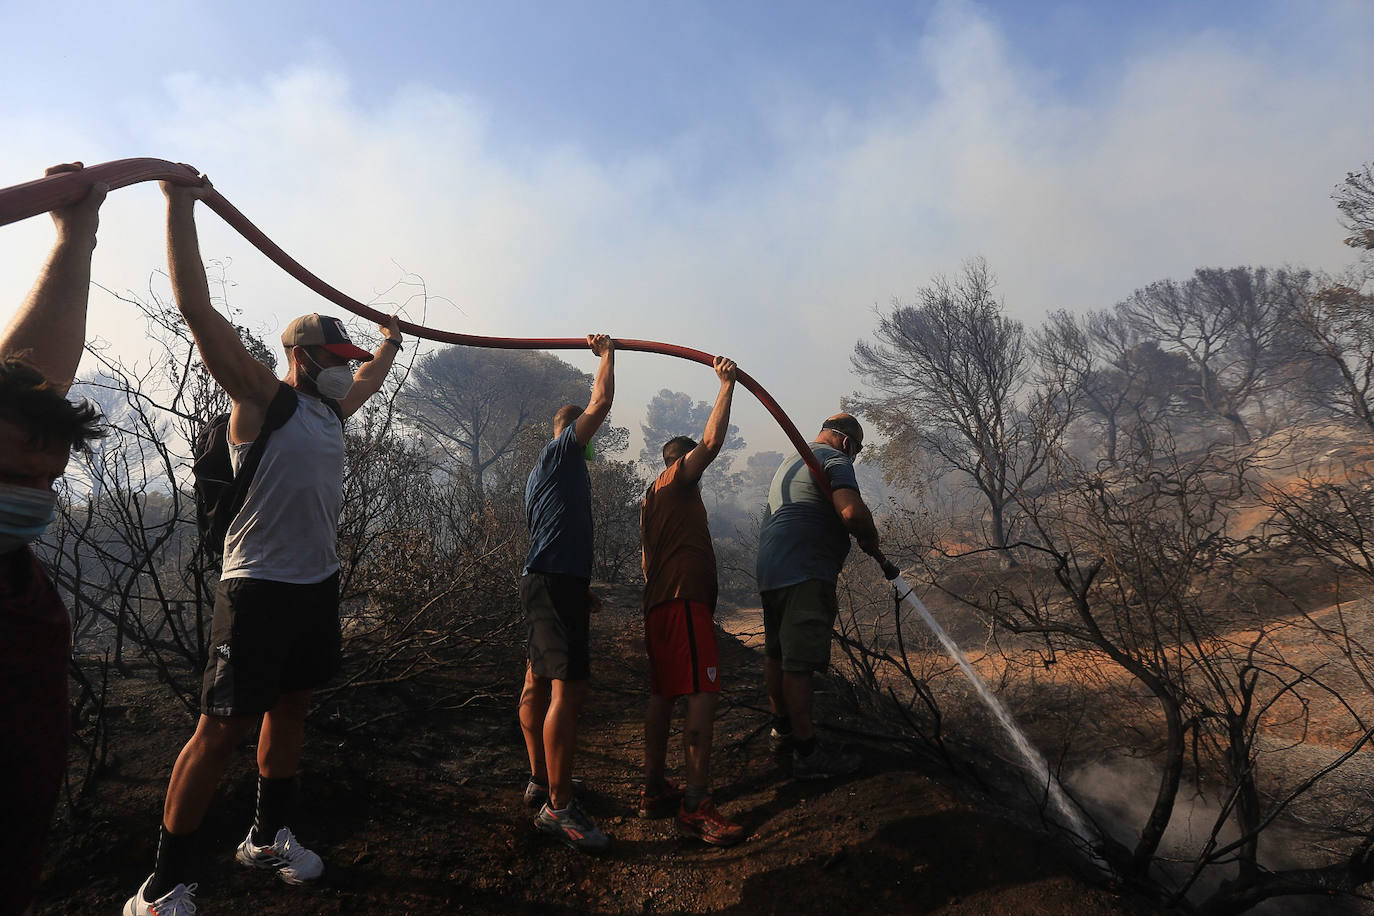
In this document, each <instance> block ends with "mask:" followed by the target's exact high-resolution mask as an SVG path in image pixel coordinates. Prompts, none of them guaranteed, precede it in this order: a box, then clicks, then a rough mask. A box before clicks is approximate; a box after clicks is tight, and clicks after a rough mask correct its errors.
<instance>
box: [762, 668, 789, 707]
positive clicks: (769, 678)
mask: <svg viewBox="0 0 1374 916" xmlns="http://www.w3.org/2000/svg"><path fill="white" fill-rule="evenodd" d="M763 683H764V685H765V686H766V687H767V688H768V706H769V709H771V710H772V712H773V715H775V716H785V715H787V700H786V698H785V697H784V696H783V692H782V659H778V658H766V657H765V658H764V660H763Z"/></svg>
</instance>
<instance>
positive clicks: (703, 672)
mask: <svg viewBox="0 0 1374 916" xmlns="http://www.w3.org/2000/svg"><path fill="white" fill-rule="evenodd" d="M715 370H716V376H717V377H718V378H719V379H720V393H719V394H718V395H717V396H716V403H715V407H714V408H712V410H711V416H710V418H709V419H708V420H707V421H706V431H705V432H704V433H703V434H702V437H701V442H700V443H697V442H693V441H692V439H691V438H689V437H687V436H677V437H675V438H673V439H670V440H668V443H667V444H666V445H664V446H663V463H664V464H665V465H666V466H667V469H666V470H665V471H664V472H663V473H662V474H659V475H658V479H657V480H655V481H654V483H653V486H651V487H650V488H649V492H648V493H647V494H646V495H645V497H644V505H643V507H642V508H641V509H640V514H639V528H640V534H641V536H642V537H643V541H644V645H645V647H646V648H647V649H648V652H649V709H648V713H647V714H646V715H645V719H644V790H643V791H642V792H640V796H639V816H640V817H659V816H666V815H668V814H670V813H672V811H673V809H676V811H677V825H678V830H680V831H681V832H682V833H684V834H688V835H690V836H696V837H700V838H701V839H702V840H703V841H705V842H707V843H710V844H712V845H714V846H729V845H731V844H732V843H737V842H739V841H740V840H741V839H743V838H744V829H743V828H742V827H741V826H740V825H738V824H734V823H731V822H730V821H728V820H726V819H725V818H724V817H722V816H721V814H720V813H719V812H718V811H717V810H716V807H715V804H714V803H713V802H712V801H711V794H710V793H711V788H710V761H711V733H712V729H713V725H714V722H715V715H716V700H717V698H718V697H719V696H720V669H719V662H718V658H717V652H716V630H715V621H714V619H713V615H714V613H715V609H716V590H717V583H716V554H715V550H714V549H713V548H712V546H711V532H710V529H709V528H708V527H707V523H706V506H705V504H704V503H702V501H701V487H700V484H701V475H702V474H703V473H704V472H705V471H706V468H707V467H708V466H709V465H710V464H711V462H712V461H714V460H715V457H716V455H718V454H720V449H721V446H722V445H724V444H725V436H726V433H727V432H728V431H729V428H730V401H731V399H732V398H733V396H734V391H735V364H734V363H733V362H732V361H731V360H728V359H726V358H725V357H723V356H717V357H716V360H715ZM680 696H685V697H686V698H687V720H686V724H685V726H684V728H683V730H682V749H683V755H684V756H685V757H686V764H687V788H686V791H685V792H684V791H683V790H682V788H680V787H679V786H677V785H675V784H673V783H671V782H669V781H668V780H667V779H665V778H664V774H663V771H664V766H665V762H666V759H667V754H668V720H669V719H670V718H671V716H672V711H673V701H674V700H675V699H677V698H678V697H680Z"/></svg>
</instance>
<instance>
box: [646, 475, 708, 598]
mask: <svg viewBox="0 0 1374 916" xmlns="http://www.w3.org/2000/svg"><path fill="white" fill-rule="evenodd" d="M685 461H686V459H685V458H680V459H678V460H677V461H676V462H674V463H673V466H672V467H670V468H668V469H667V470H665V471H664V472H663V473H662V474H659V475H658V479H657V480H655V481H654V483H653V486H651V487H649V492H648V493H647V494H646V495H645V496H644V504H643V505H642V506H641V507H640V510H639V532H640V536H641V537H642V538H643V541H644V558H643V559H644V610H646V611H647V610H649V609H650V608H653V607H655V606H657V605H660V604H662V603H663V602H665V601H671V600H672V599H674V598H687V599H689V600H691V601H700V602H701V603H702V604H705V605H706V606H708V607H709V608H711V610H712V611H714V610H715V608H716V591H717V588H718V585H717V582H716V551H715V548H714V547H713V546H712V544H711V529H710V527H709V526H708V524H707V521H706V504H705V503H703V502H702V501H701V488H700V487H698V486H697V482H696V481H695V480H688V479H687V476H686V474H685V473H684V472H683V468H684V466H685Z"/></svg>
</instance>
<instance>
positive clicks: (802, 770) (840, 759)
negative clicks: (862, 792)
mask: <svg viewBox="0 0 1374 916" xmlns="http://www.w3.org/2000/svg"><path fill="white" fill-rule="evenodd" d="M862 765H863V758H862V757H860V756H859V755H858V754H846V753H844V752H843V751H841V750H839V749H837V748H833V747H827V746H826V745H824V744H820V743H817V744H816V747H815V749H814V750H812V751H811V753H810V754H808V755H807V756H805V757H803V756H801V755H800V754H798V753H797V752H796V751H793V752H792V777H793V778H794V779H828V778H830V777H831V776H850V775H852V774H854V773H857V772H859V767H861V766H862Z"/></svg>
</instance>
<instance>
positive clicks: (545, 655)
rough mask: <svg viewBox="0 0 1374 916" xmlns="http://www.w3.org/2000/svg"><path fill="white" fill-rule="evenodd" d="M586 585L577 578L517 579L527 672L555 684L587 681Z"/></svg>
mask: <svg viewBox="0 0 1374 916" xmlns="http://www.w3.org/2000/svg"><path fill="white" fill-rule="evenodd" d="M589 584H590V583H589V582H588V581H587V580H586V579H583V578H581V577H580V576H565V575H562V574H560V573H541V572H528V573H525V575H523V576H521V578H520V605H521V607H523V608H524V609H525V627H526V632H527V634H528V637H529V651H530V670H532V671H533V672H534V673H535V674H536V675H538V676H539V677H546V678H552V679H554V680H559V681H585V680H587V679H588V678H589V677H591V672H592V665H591V657H590V651H591V650H590V648H589V643H590V630H591V592H590V591H589V590H588V585H589Z"/></svg>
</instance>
